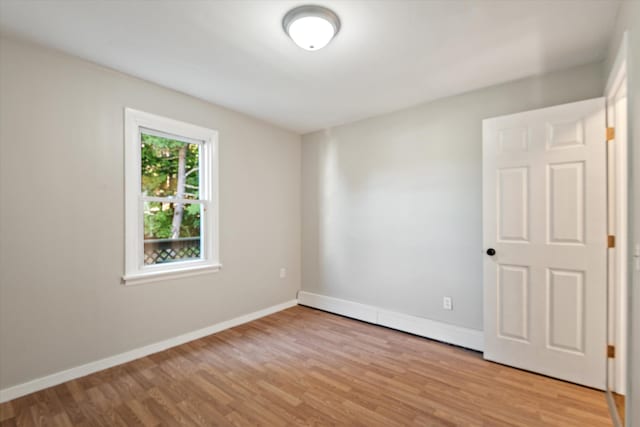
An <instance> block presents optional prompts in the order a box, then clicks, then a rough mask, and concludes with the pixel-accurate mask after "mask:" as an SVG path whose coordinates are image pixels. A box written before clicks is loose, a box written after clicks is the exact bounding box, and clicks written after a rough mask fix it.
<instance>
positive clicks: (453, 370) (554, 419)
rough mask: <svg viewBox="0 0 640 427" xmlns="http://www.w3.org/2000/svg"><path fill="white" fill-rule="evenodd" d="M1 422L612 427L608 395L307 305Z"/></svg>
mask: <svg viewBox="0 0 640 427" xmlns="http://www.w3.org/2000/svg"><path fill="white" fill-rule="evenodd" d="M0 420H1V425H2V426H3V427H4V426H14V425H18V426H33V425H48V426H72V425H77V426H94V425H95V426H132V425H144V426H157V425H166V426H169V425H199V426H212V425H219V426H226V425H239V426H245V425H263V426H281V425H318V426H325V425H349V426H367V427H371V426H385V427H386V426H408V425H420V426H454V425H456V426H457V425H465V426H466V425H468V426H480V425H484V426H507V425H509V426H546V425H549V426H563V427H564V426H581V427H584V426H610V425H611V423H610V421H609V416H608V412H607V405H606V401H605V398H604V395H603V393H601V392H598V391H595V390H592V389H588V388H584V387H580V386H577V385H573V384H569V383H565V382H562V381H556V380H553V379H550V378H547V377H543V376H539V375H535V374H531V373H528V372H523V371H520V370H516V369H511V368H508V367H505V366H501V365H498V364H494V363H490V362H485V361H484V360H482V357H481V355H480V354H479V353H476V352H472V351H467V350H463V349H460V348H456V347H453V346H449V345H446V344H442V343H438V342H434V341H430V340H427V339H423V338H419V337H415V336H412V335H409V334H404V333H402V332H397V331H393V330H389V329H385V328H382V327H379V326H374V325H369V324H366V323H362V322H358V321H356V320H351V319H346V318H343V317H340V316H335V315H332V314H328V313H325V312H322V311H317V310H313V309H310V308H306V307H294V308H291V309H288V310H285V311H282V312H280V313H276V314H274V315H271V316H268V317H265V318H262V319H260V320H257V321H254V322H251V323H248V324H245V325H242V326H238V327H236V328H233V329H229V330H227V331H224V332H221V333H218V334H215V335H211V336H209V337H206V338H203V339H200V340H197V341H193V342H191V343H188V344H184V345H181V346H179V347H176V348H172V349H169V350H166V351H163V352H161V353H157V354H154V355H151V356H148V357H145V358H142V359H139V360H136V361H133V362H130V363H127V364H124V365H121V366H118V367H115V368H111V369H108V370H105V371H102V372H99V373H96V374H93V375H89V376H87V377H84V378H80V379H77V380H74V381H69V382H67V383H64V384H61V385H59V386H56V387H52V388H49V389H47V390H43V391H40V392H37V393H33V394H31V395H29V396H25V397H22V398H20V399H16V400H14V401H11V402H7V403H5V404H2V405H0Z"/></svg>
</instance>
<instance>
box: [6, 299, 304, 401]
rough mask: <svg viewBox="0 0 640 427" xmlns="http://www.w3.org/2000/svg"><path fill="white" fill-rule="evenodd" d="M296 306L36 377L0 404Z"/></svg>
mask: <svg viewBox="0 0 640 427" xmlns="http://www.w3.org/2000/svg"><path fill="white" fill-rule="evenodd" d="M297 304H298V301H297V300H295V299H293V300H290V301H286V302H283V303H281V304H276V305H273V306H271V307H267V308H264V309H262V310H258V311H254V312H253V313H249V314H245V315H242V316H239V317H236V318H233V319H230V320H225V321H223V322H220V323H216V324H215V325H211V326H207V327H206V328H202V329H198V330H196V331H192V332H187V333H186V334H182V335H178V336H176V337H173V338H169V339H166V340H163V341H159V342H156V343H153V344H149V345H146V346H144V347H140V348H137V349H134V350H130V351H127V352H124V353H120V354H116V355H115V356H109V357H105V358H104V359H100V360H96V361H93V362H89V363H87V364H85V365H81V366H76V367H74V368H71V369H67V370H64V371H60V372H56V373H54V374H51V375H47V376H45V377H41V378H37V379H35V380H32V381H28V382H26V383H22V384H18V385H15V386H13V387H8V388H5V389H2V390H0V403H4V402H7V401H9V400H13V399H16V398H18V397H21V396H25V395H27V394H30V393H33V392H36V391H39V390H43V389H45V388H48V387H53V386H55V385H58V384H62V383H64V382H66V381H71V380H74V379H76V378H80V377H84V376H86V375H89V374H92V373H94V372H98V371H102V370H104V369H108V368H111V367H113V366H116V365H121V364H123V363H127V362H130V361H132V360H135V359H139V358H141V357H145V356H148V355H150V354H153V353H158V352H160V351H163V350H166V349H168V348H171V347H175V346H178V345H181V344H184V343H187V342H189V341H193V340H197V339H199V338H202V337H206V336H208V335H212V334H215V333H217V332H221V331H224V330H225V329H229V328H233V327H235V326H238V325H242V324H243V323H247V322H251V321H253V320H256V319H259V318H261V317H265V316H268V315H270V314H273V313H277V312H278V311H282V310H285V309H287V308H290V307H293V306H295V305H297Z"/></svg>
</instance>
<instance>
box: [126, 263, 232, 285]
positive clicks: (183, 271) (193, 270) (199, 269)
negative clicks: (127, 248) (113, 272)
mask: <svg viewBox="0 0 640 427" xmlns="http://www.w3.org/2000/svg"><path fill="white" fill-rule="evenodd" d="M221 269H222V264H214V265H199V266H189V267H182V268H176V269H174V270H169V271H150V272H144V273H133V274H127V275H125V276H122V284H123V285H125V286H131V285H141V284H143V283H151V282H158V281H162V280H171V279H180V278H183V277H191V276H199V275H201V274H209V273H215V272H218V271H220V270H221Z"/></svg>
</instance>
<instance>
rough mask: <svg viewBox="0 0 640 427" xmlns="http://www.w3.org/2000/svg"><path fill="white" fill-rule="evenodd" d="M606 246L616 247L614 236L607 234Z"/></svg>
mask: <svg viewBox="0 0 640 427" xmlns="http://www.w3.org/2000/svg"><path fill="white" fill-rule="evenodd" d="M607 247H608V248H615V247H616V236H611V235H609V236H607Z"/></svg>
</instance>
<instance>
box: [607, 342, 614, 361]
mask: <svg viewBox="0 0 640 427" xmlns="http://www.w3.org/2000/svg"><path fill="white" fill-rule="evenodd" d="M607 357H608V358H609V359H615V357H616V346H614V345H611V344H609V345H608V346H607Z"/></svg>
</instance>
